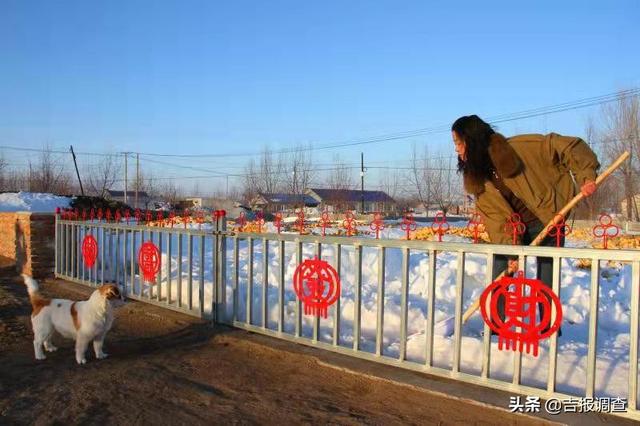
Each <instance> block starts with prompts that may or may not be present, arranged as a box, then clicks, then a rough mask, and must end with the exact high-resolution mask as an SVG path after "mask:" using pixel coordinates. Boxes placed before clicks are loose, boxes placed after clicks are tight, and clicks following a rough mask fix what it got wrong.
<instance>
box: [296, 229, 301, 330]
mask: <svg viewBox="0 0 640 426" xmlns="http://www.w3.org/2000/svg"><path fill="white" fill-rule="evenodd" d="M296 260H297V263H296V268H297V267H299V266H300V265H301V264H302V241H296ZM301 334H302V302H301V301H300V298H299V297H296V330H295V336H296V337H300V335H301Z"/></svg>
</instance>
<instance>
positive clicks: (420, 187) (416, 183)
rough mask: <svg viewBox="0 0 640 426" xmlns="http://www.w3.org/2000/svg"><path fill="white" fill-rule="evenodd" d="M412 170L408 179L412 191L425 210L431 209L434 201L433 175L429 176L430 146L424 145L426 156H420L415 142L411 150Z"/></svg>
mask: <svg viewBox="0 0 640 426" xmlns="http://www.w3.org/2000/svg"><path fill="white" fill-rule="evenodd" d="M410 163H411V165H410V171H409V173H408V175H407V180H408V181H409V185H410V192H411V193H413V194H414V195H415V196H416V198H417V199H418V201H419V202H420V204H422V205H423V206H424V208H425V210H428V209H429V206H430V205H431V203H432V200H431V194H432V193H433V191H432V189H431V186H432V182H431V176H429V173H428V171H429V148H428V147H427V146H425V147H424V157H422V158H419V157H418V148H417V146H416V145H415V144H414V145H413V149H412V151H411V158H410Z"/></svg>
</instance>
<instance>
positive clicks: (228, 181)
mask: <svg viewBox="0 0 640 426" xmlns="http://www.w3.org/2000/svg"><path fill="white" fill-rule="evenodd" d="M227 198H229V175H227Z"/></svg>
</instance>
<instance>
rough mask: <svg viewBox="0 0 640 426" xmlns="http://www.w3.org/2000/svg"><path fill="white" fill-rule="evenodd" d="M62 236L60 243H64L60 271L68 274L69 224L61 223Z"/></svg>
mask: <svg viewBox="0 0 640 426" xmlns="http://www.w3.org/2000/svg"><path fill="white" fill-rule="evenodd" d="M62 236H63V241H62V244H63V245H64V249H63V254H64V255H63V256H62V264H63V265H62V273H63V274H64V275H65V276H67V277H68V276H69V257H70V256H69V225H68V224H66V223H65V224H63V225H62Z"/></svg>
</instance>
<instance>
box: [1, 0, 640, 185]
mask: <svg viewBox="0 0 640 426" xmlns="http://www.w3.org/2000/svg"><path fill="white" fill-rule="evenodd" d="M430 3H431V4H430ZM433 3H435V2H424V1H421V2H418V1H416V2H411V1H406V2H392V1H384V2H373V1H371V2H337V1H336V2H330V1H325V2H313V3H312V2H300V1H290V2H279V1H270V2H258V1H255V2H249V1H234V2H226V3H223V2H213V1H206V2H205V1H203V2H195V1H181V2H168V1H167V2H157V1H110V2H86V1H77V2H75V1H74V2H70V1H66V2H44V1H43V2H33V1H20V0H17V1H8V0H4V1H2V2H1V3H0V52H2V66H0V95H1V96H0V145H8V146H22V147H42V145H43V144H44V143H48V144H49V145H50V146H52V147H56V148H57V147H60V148H65V147H67V146H68V145H69V144H73V145H74V147H75V148H76V150H78V151H93V152H95V151H97V152H115V151H140V152H157V153H171V154H175V153H182V154H184V153H187V154H201V153H218V152H219V153H236V152H242V153H246V152H249V153H251V152H259V151H260V149H261V148H262V147H264V146H265V145H268V146H270V147H271V148H273V149H278V148H283V147H289V146H292V145H295V144H299V143H314V144H316V145H323V144H330V143H336V142H338V143H339V142H342V141H349V140H353V139H360V138H368V137H373V136H377V135H380V134H386V133H395V132H402V131H407V130H413V129H419V128H425V127H431V126H434V125H441V124H449V123H451V122H452V121H453V120H454V119H455V118H457V117H458V116H460V115H466V114H470V113H477V114H479V115H481V116H491V115H496V114H501V113H510V112H515V111H520V110H525V109H529V108H535V107H539V106H545V105H552V104H556V103H560V102H565V101H571V100H576V99H581V98H586V97H590V96H596V95H600V94H605V93H610V92H613V91H616V90H618V89H621V88H629V87H637V86H640V55H638V54H637V52H638V49H639V48H638V42H640V25H638V22H639V20H640V2H638V1H611V2H589V1H563V2H558V1H536V2H526V3H525V2H513V1H496V2H477V1H474V2H450V4H448V5H437V4H433ZM595 113H597V108H590V109H584V110H577V111H572V112H566V113H560V114H554V115H548V116H545V117H538V118H534V119H528V120H521V121H517V122H513V123H509V124H505V125H504V126H501V127H500V130H501V131H503V132H504V133H506V134H514V133H519V132H548V131H556V132H559V133H565V134H578V135H582V134H583V133H584V125H585V119H586V117H587V116H588V115H589V114H595ZM413 143H417V144H419V145H422V144H425V143H427V144H429V146H430V148H431V149H432V151H434V152H435V151H442V152H445V151H446V152H447V153H449V150H450V149H451V141H450V136H449V135H448V133H446V132H445V133H439V134H434V135H428V136H420V137H415V138H409V139H406V140H400V141H393V142H385V143H381V144H374V145H368V146H364V147H357V148H350V149H337V150H331V151H323V152H322V153H321V154H317V155H316V157H317V158H318V160H317V161H318V162H323V163H327V162H330V161H331V158H332V155H333V154H336V153H338V154H339V155H340V156H341V158H343V159H346V160H347V161H350V162H354V163H355V162H357V161H358V160H359V152H360V151H361V150H364V152H365V156H366V158H367V159H368V160H369V161H376V162H380V163H382V162H384V161H392V160H393V161H400V160H402V159H405V158H406V157H407V155H408V153H409V151H410V148H411V145H412V144H413ZM0 152H2V150H0ZM4 155H5V156H6V157H11V156H14V158H17V160H16V161H24V159H25V158H26V157H25V156H23V157H20V156H19V155H16V154H14V153H13V152H9V151H5V152H4ZM19 158H22V160H20V159H19ZM171 161H175V162H176V163H177V162H180V164H188V163H187V162H185V161H184V160H171ZM244 161H245V158H234V159H233V160H213V159H207V161H206V162H204V160H202V159H200V160H193V161H192V164H198V165H204V164H206V166H207V167H208V168H215V169H217V170H221V171H223V172H232V171H234V170H235V171H236V172H237V171H238V170H239V167H241V165H242V164H243V163H244ZM180 173H182V174H187V175H188V174H193V172H190V171H185V170H176V171H175V174H180Z"/></svg>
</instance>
